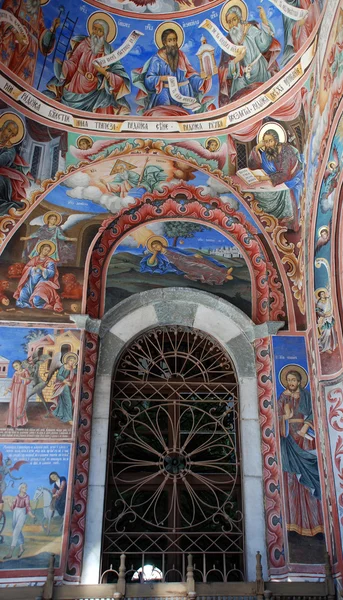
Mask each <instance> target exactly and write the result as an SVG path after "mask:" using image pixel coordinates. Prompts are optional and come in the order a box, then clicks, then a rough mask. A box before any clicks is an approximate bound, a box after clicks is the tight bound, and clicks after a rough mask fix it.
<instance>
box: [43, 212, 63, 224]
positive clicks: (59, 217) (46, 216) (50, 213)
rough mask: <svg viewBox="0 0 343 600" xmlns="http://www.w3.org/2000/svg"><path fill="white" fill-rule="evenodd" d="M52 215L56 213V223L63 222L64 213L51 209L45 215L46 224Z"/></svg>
mask: <svg viewBox="0 0 343 600" xmlns="http://www.w3.org/2000/svg"><path fill="white" fill-rule="evenodd" d="M52 215H55V216H56V217H57V223H56V225H60V224H61V223H62V215H61V213H58V212H55V211H54V210H49V212H47V213H45V215H44V217H43V221H44V223H45V225H47V224H48V220H49V217H51V216H52Z"/></svg>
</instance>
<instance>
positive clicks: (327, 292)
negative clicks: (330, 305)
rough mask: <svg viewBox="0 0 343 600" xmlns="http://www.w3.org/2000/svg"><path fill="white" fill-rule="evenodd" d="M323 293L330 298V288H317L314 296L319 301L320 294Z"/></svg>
mask: <svg viewBox="0 0 343 600" xmlns="http://www.w3.org/2000/svg"><path fill="white" fill-rule="evenodd" d="M321 292H325V297H328V296H329V290H328V288H324V287H322V288H317V289H316V290H315V292H314V295H315V297H316V298H317V300H319V295H320V293H321Z"/></svg>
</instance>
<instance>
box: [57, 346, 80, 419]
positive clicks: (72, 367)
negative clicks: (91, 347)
mask: <svg viewBox="0 0 343 600" xmlns="http://www.w3.org/2000/svg"><path fill="white" fill-rule="evenodd" d="M77 361H78V357H77V354H75V353H74V352H68V353H67V354H65V355H64V356H63V358H62V366H61V367H60V369H59V370H58V372H57V375H56V380H55V385H54V390H53V393H52V396H51V400H53V401H54V402H57V406H56V408H54V410H53V411H52V414H53V415H54V417H57V418H58V419H60V421H62V423H69V424H72V423H73V404H74V402H75V392H76V373H77V371H76V365H77Z"/></svg>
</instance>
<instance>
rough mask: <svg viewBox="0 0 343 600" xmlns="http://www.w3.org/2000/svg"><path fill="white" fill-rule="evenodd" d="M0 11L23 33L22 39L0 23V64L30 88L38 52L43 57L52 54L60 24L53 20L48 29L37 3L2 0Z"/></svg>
mask: <svg viewBox="0 0 343 600" xmlns="http://www.w3.org/2000/svg"><path fill="white" fill-rule="evenodd" d="M1 8H2V10H7V11H8V12H9V13H10V14H11V15H14V16H15V17H16V18H17V19H18V21H19V22H20V23H21V24H22V25H23V26H24V27H25V30H26V32H27V37H25V36H23V35H22V34H21V33H19V31H18V30H17V29H15V28H14V27H12V26H11V25H9V24H8V23H6V22H5V21H3V22H1V23H0V57H1V62H2V64H3V65H5V66H6V67H7V68H8V69H10V70H11V71H13V72H14V73H15V74H16V75H17V77H20V79H22V80H23V81H25V83H28V84H29V85H32V86H33V85H34V77H35V69H36V64H37V61H38V52H39V51H40V52H41V53H42V54H43V55H48V54H50V53H51V52H52V50H53V48H54V44H55V32H56V30H57V28H58V27H59V25H60V20H59V19H58V18H56V19H54V20H53V21H52V23H51V26H50V28H48V27H47V26H46V25H45V22H44V15H43V10H42V7H41V3H40V0H4V2H3V4H2V7H1Z"/></svg>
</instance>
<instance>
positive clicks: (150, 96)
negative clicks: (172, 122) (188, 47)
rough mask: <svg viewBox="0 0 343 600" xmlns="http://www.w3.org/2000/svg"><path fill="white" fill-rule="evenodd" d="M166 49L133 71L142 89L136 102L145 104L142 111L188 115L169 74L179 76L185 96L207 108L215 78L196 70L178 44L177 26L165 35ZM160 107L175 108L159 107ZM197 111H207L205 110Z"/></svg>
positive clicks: (135, 80)
mask: <svg viewBox="0 0 343 600" xmlns="http://www.w3.org/2000/svg"><path fill="white" fill-rule="evenodd" d="M161 40H162V44H163V46H162V48H161V49H160V50H159V51H158V52H157V54H155V56H153V57H152V58H150V59H149V60H148V61H147V62H146V63H145V65H144V67H142V68H141V69H135V70H134V71H132V81H133V83H134V84H135V85H136V86H137V87H138V88H140V91H139V92H138V94H137V97H136V101H137V103H138V104H139V105H140V106H141V109H140V110H139V112H142V113H143V114H145V115H150V114H151V115H152V114H155V115H158V114H160V115H166V116H168V115H169V116H172V115H186V114H189V112H192V111H191V110H190V111H189V110H186V109H185V108H184V107H183V106H182V104H181V103H180V102H177V100H174V98H172V96H171V93H170V90H169V83H168V77H176V80H177V83H178V89H179V92H180V93H181V94H182V95H183V96H187V97H189V98H195V100H196V101H197V102H199V103H202V105H203V106H202V108H203V109H204V108H205V106H206V105H205V104H204V102H202V100H203V95H204V94H206V92H207V91H208V90H209V89H210V88H211V85H212V82H211V79H209V78H205V79H202V78H201V77H200V75H199V74H198V73H197V72H196V71H195V69H193V67H192V65H191V64H190V62H189V60H188V58H187V57H186V55H185V54H184V53H183V52H182V51H181V50H180V49H179V47H178V37H177V34H176V32H175V31H174V29H165V30H164V32H163V33H162V36H161ZM157 107H174V109H173V108H168V109H165V110H164V111H163V109H162V110H161V109H158V108H157ZM197 112H203V111H202V110H200V111H197Z"/></svg>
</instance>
